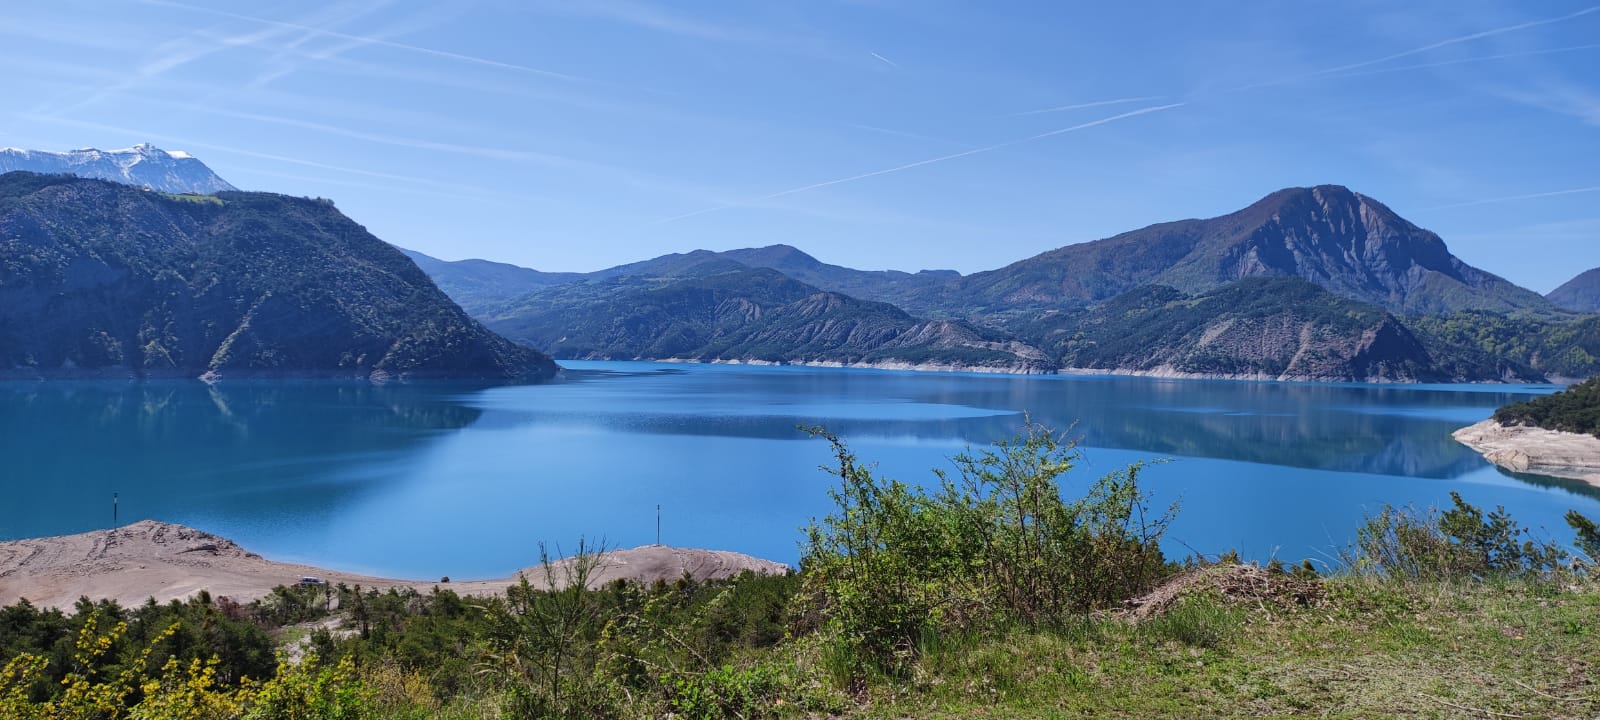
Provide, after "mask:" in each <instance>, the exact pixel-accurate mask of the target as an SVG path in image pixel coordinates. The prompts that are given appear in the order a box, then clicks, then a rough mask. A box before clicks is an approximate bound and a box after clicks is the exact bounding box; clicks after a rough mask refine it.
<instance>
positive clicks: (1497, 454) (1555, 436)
mask: <svg viewBox="0 0 1600 720" xmlns="http://www.w3.org/2000/svg"><path fill="white" fill-rule="evenodd" d="M1450 436H1451V437H1453V438H1455V440H1456V442H1459V443H1461V444H1462V445H1465V446H1467V447H1469V448H1472V449H1473V450H1476V451H1477V452H1478V453H1479V454H1480V455H1483V458H1484V459H1485V460H1488V461H1489V462H1491V463H1494V464H1495V465H1496V466H1499V467H1501V468H1504V469H1506V470H1510V471H1512V472H1521V473H1532V474H1535V475H1548V476H1550V477H1558V478H1565V479H1568V480H1578V481H1580V482H1584V483H1588V484H1589V485H1593V486H1595V487H1600V438H1597V437H1595V436H1593V435H1583V434H1580V433H1569V432H1561V431H1559V430H1546V429H1544V428H1536V427H1526V426H1520V425H1517V426H1506V425H1501V424H1500V423H1498V422H1495V420H1494V418H1489V419H1488V420H1484V421H1482V422H1478V423H1474V424H1472V425H1469V426H1467V427H1464V428H1461V429H1460V430H1457V431H1455V432H1454V433H1451V435H1450Z"/></svg>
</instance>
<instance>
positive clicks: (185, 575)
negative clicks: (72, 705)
mask: <svg viewBox="0 0 1600 720" xmlns="http://www.w3.org/2000/svg"><path fill="white" fill-rule="evenodd" d="M530 560H537V558H531V559H530ZM787 569H788V568H787V566H785V565H784V564H782V563H777V562H772V561H770V560H762V559H760V558H755V557H751V556H749V555H743V554H740V553H735V552H728V551H723V550H694V549H685V548H673V547H667V546H664V545H646V546H643V547H637V548H632V549H626V550H612V551H610V552H608V553H607V554H606V556H605V557H604V558H603V560H602V561H601V563H600V566H599V567H598V568H597V570H596V572H595V573H594V574H593V575H592V576H591V580H590V585H591V586H597V585H600V584H604V583H607V582H611V581H613V580H617V579H626V580H637V581H641V582H651V581H654V580H655V579H657V578H663V579H667V580H673V579H676V578H678V577H681V576H683V575H684V574H686V573H687V574H688V575H690V576H691V577H694V578H696V579H710V578H724V577H730V576H733V575H737V574H739V573H740V572H743V571H745V570H751V571H754V572H758V573H782V572H785V571H787ZM521 574H526V575H527V578H528V581H529V582H530V583H533V584H534V585H535V586H540V585H542V584H543V582H544V578H545V575H544V571H543V568H542V567H540V566H538V565H536V564H535V565H532V566H530V567H528V568H525V569H523V570H521V571H519V572H518V573H514V574H513V575H512V576H511V577H508V578H501V579H496V580H479V581H471V582H452V583H448V584H440V583H439V582H438V581H437V580H407V579H396V578H380V577H372V576H368V575H357V574H352V573H343V572H338V571H334V570H327V569H323V568H317V567H312V566H309V565H296V564H292V563H281V562H275V561H272V560H268V559H266V558H263V557H261V556H260V555H258V554H256V553H253V552H250V551H249V550H246V549H244V548H242V547H240V546H239V545H238V544H237V543H234V542H233V541H231V540H228V539H227V538H223V537H219V536H217V535H212V534H210V533H207V532H204V531H201V530H196V529H194V528H189V527H184V526H182V525H174V524H171V523H164V522H158V521H154V520H144V521H140V522H137V523H133V524H130V525H126V526H123V527H120V528H117V529H115V530H96V531H93V532H86V533H80V534H77V535H61V536H57V537H46V538H31V539H26V540H14V541H9V542H0V606H6V605H11V604H14V603H16V602H17V601H19V600H22V599H24V598H26V599H27V600H28V601H29V602H31V603H33V604H34V605H38V606H42V607H58V608H63V609H70V608H71V606H72V604H73V603H74V602H76V601H77V600H78V598H80V597H89V598H91V599H94V600H99V599H102V598H105V599H112V600H116V601H117V602H119V603H121V604H123V605H135V604H139V603H143V602H144V601H145V600H147V599H149V598H155V600H156V601H157V602H166V601H168V600H173V599H182V598H187V597H189V596H191V595H194V594H196V593H198V592H200V591H201V590H206V591H208V592H210V593H211V595H213V596H216V597H223V596H226V597H230V598H232V599H234V600H236V601H239V602H249V601H251V600H254V599H256V598H259V597H262V596H264V595H266V594H268V593H270V592H271V591H272V588H274V587H276V586H278V585H293V584H295V583H297V582H299V581H300V578H302V577H307V576H311V577H316V578H320V579H322V580H325V581H327V582H328V583H329V584H338V583H345V584H347V585H352V586H353V585H361V586H362V587H365V588H380V589H381V588H390V587H396V588H416V589H419V590H429V589H431V588H433V587H435V586H439V587H446V588H449V589H451V590H454V591H456V592H457V593H461V594H464V595H494V594H499V593H502V592H504V591H505V589H506V588H507V587H508V586H510V585H511V584H513V583H516V582H517V581H518V580H517V577H518V575H521ZM556 576H557V577H558V578H560V577H561V576H562V573H561V571H560V568H559V563H558V567H557V572H556Z"/></svg>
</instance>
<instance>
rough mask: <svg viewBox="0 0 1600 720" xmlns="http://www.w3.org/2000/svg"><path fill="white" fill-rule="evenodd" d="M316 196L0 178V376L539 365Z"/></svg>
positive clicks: (526, 370) (470, 369)
mask: <svg viewBox="0 0 1600 720" xmlns="http://www.w3.org/2000/svg"><path fill="white" fill-rule="evenodd" d="M556 369H557V368H556V367H555V365H554V363H553V362H552V361H551V360H550V359H549V358H548V357H547V356H545V355H543V354H541V353H539V352H537V351H535V350H531V349H529V348H526V347H521V346H518V345H515V344H513V343H511V342H509V341H507V340H505V339H504V338H501V337H499V336H497V335H495V334H493V333H491V332H489V331H487V330H486V329H484V328H483V326H482V325H480V324H478V323H477V322H476V321H474V320H472V319H471V318H469V317H467V315H466V314H465V313H464V312H462V311H461V309H460V308H458V307H456V306H455V304H454V303H452V302H450V300H449V298H447V297H446V296H445V295H444V294H443V293H442V292H440V291H439V290H438V289H437V288H436V287H434V285H433V283H432V282H431V281H429V280H428V277H427V276H426V275H425V274H423V272H422V271H421V270H420V269H418V268H417V266H416V265H415V264H413V263H412V262H411V261H410V260H408V259H407V258H406V257H405V256H404V255H402V254H401V253H400V252H399V251H398V250H395V249H394V248H393V247H391V246H389V245H388V244H386V243H384V242H382V241H381V240H378V239H377V238H375V237H373V236H372V235H371V234H369V233H367V231H366V230H365V229H364V228H362V227H361V226H360V225H357V224H356V223H354V222H352V221H351V220H350V219H349V218H346V217H345V216H344V215H342V214H341V213H339V211H338V210H336V209H335V208H334V207H333V204H332V203H331V202H328V201H320V200H309V199H304V198H290V197H284V196H280V195H269V194H264V193H239V192H223V193H219V195H218V196H215V197H209V196H207V197H201V196H179V195H164V194H161V193H155V192H149V191H145V190H140V189H136V188H132V187H128V186H124V185H118V184H113V183H110V182H104V181H99V180H83V179H77V178H72V177H67V176H60V175H55V176H44V175H35V174H31V173H11V174H7V175H0V374H5V375H8V376H12V377H83V376H104V377H198V376H205V377H208V378H227V377H242V376H243V377H247V376H334V377H374V378H386V377H397V378H405V377H473V378H492V379H514V378H520V379H539V378H543V377H548V376H549V375H551V374H553V373H554V372H555V371H556Z"/></svg>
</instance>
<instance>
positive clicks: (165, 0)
mask: <svg viewBox="0 0 1600 720" xmlns="http://www.w3.org/2000/svg"><path fill="white" fill-rule="evenodd" d="M139 1H140V2H142V3H144V4H146V5H160V6H163V7H171V8H178V9H180V10H188V11H191V12H199V13H206V14H208V15H217V16H220V17H226V18H233V19H234V20H244V21H246V22H253V23H261V24H263V25H274V26H277V27H282V28H289V29H292V30H300V31H302V32H308V33H313V34H316V35H322V36H325V37H332V38H340V39H342V40H353V41H355V42H358V43H361V44H363V45H377V46H379V47H386V48H394V49H396V50H407V51H410V52H414V53H420V54H423V55H430V56H433V57H438V58H444V59H447V60H456V61H459V62H465V63H472V64H474V65H483V66H486V67H492V68H499V69H501V70H514V71H517V72H523V73H530V74H533V75H538V76H541V77H548V78H555V79H558V80H567V81H572V82H582V81H584V80H585V78H581V77H578V76H576V75H568V74H566V73H559V72H555V71H553V70H544V69H541V68H536V67H529V66H527V65H517V64H515V63H508V62H501V61H499V60H490V59H488V58H481V57H477V56H474V55H463V54H461V53H454V52H450V51H448V50H435V49H433V48H427V47H422V46H420V45H408V44H406V43H401V42H395V41H393V40H384V39H382V38H375V37H366V36H362V35H351V34H350V33H342V32H338V31H336V30H326V29H323V28H318V27H311V26H310V25H301V24H299V23H292V22H285V21H282V20H272V19H270V18H264V17H256V16H254V15H243V14H240V13H234V12H228V11H226V10H218V9H216V8H208V7H199V6H197V5H188V4H185V3H181V2H173V1H172V0H139Z"/></svg>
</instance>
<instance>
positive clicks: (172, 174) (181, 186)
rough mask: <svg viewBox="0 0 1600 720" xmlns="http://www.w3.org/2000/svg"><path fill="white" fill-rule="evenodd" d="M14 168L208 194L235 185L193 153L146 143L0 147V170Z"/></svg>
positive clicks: (143, 186) (156, 188) (179, 191)
mask: <svg viewBox="0 0 1600 720" xmlns="http://www.w3.org/2000/svg"><path fill="white" fill-rule="evenodd" d="M17 170H24V171H27V172H36V173H46V174H49V173H67V174H71V175H77V176H78V177H85V178H97V179H100V180H110V181H112V182H119V183H122V184H124V185H133V186H135V187H142V188H147V189H150V190H155V191H158V192H169V193H194V194H197V195H212V194H215V193H219V192H224V191H227V190H233V189H235V188H234V187H233V186H232V185H229V184H228V183H227V181H225V180H223V179H222V178H220V177H217V174H216V173H214V172H211V168H208V167H206V165H205V163H202V162H200V161H199V160H197V159H195V157H194V156H192V155H190V154H188V153H186V152H183V151H180V150H173V151H170V152H169V151H166V150H162V149H161V148H158V147H156V146H154V145H149V144H142V145H135V146H133V147H131V148H126V149H123V150H96V149H94V148H84V149H82V150H73V151H70V152H63V153H58V152H46V151H43V150H19V149H17V148H0V173H8V172H12V171H17Z"/></svg>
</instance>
